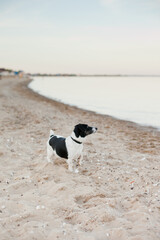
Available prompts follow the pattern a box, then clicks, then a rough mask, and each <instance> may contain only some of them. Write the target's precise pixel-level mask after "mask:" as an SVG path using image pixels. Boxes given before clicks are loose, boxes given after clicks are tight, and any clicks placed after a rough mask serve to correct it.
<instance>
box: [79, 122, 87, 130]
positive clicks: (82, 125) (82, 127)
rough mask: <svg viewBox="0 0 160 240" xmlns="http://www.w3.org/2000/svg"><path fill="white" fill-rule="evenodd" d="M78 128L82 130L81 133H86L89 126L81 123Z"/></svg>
mask: <svg viewBox="0 0 160 240" xmlns="http://www.w3.org/2000/svg"><path fill="white" fill-rule="evenodd" d="M78 127H79V129H80V130H81V131H83V132H85V131H86V129H87V127H88V125H87V124H81V123H79V124H78Z"/></svg>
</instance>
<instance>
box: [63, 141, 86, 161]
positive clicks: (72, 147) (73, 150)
mask: <svg viewBox="0 0 160 240" xmlns="http://www.w3.org/2000/svg"><path fill="white" fill-rule="evenodd" d="M66 146H67V151H68V158H69V159H77V158H79V156H81V154H82V150H83V144H78V143H76V142H74V141H73V140H72V139H71V137H68V138H66Z"/></svg>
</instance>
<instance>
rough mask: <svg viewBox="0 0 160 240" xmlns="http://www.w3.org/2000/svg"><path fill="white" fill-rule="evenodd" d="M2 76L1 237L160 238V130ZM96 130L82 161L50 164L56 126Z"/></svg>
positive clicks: (47, 239)
mask: <svg viewBox="0 0 160 240" xmlns="http://www.w3.org/2000/svg"><path fill="white" fill-rule="evenodd" d="M28 82H29V79H27V78H21V79H20V78H9V77H8V78H7V77H5V78H2V79H1V80H0V169H1V174H0V239H1V240H10V239H13V240H32V239H34V240H36V239H37V240H43V239H45V240H54V239H66V240H71V239H74V240H159V239H160V132H158V131H157V130H156V129H153V128H149V127H142V126H139V125H136V124H134V123H131V122H126V121H120V120H117V119H114V118H112V117H109V116H102V115H98V114H95V113H93V112H88V111H84V110H80V109H77V108H75V107H70V106H67V105H64V104H62V103H58V102H55V101H52V100H48V99H46V98H44V97H42V96H39V95H38V94H36V93H33V92H32V91H31V90H30V89H28V88H27V84H28ZM77 123H87V124H89V125H91V126H95V127H98V132H97V133H96V134H94V135H91V136H89V137H88V139H87V140H86V143H85V144H84V164H83V165H82V166H81V167H80V168H79V173H78V174H76V173H71V172H69V171H68V169H67V164H66V162H65V160H58V159H56V160H55V164H54V165H53V164H52V163H47V160H46V141H47V138H48V135H49V130H50V129H51V128H52V129H53V130H54V131H55V132H56V133H57V134H59V135H63V136H68V135H70V133H71V132H72V130H73V127H74V125H76V124H77Z"/></svg>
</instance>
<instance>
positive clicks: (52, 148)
mask: <svg viewBox="0 0 160 240" xmlns="http://www.w3.org/2000/svg"><path fill="white" fill-rule="evenodd" d="M96 131H97V128H95V127H89V126H88V125H87V124H78V125H76V126H75V127H74V130H73V132H72V134H71V136H69V137H67V138H64V137H61V136H57V135H54V132H53V130H50V137H49V139H48V141H47V160H48V162H51V161H52V160H51V158H52V156H53V154H55V155H58V156H59V157H61V158H65V159H67V163H68V170H69V171H71V172H72V171H73V170H75V172H78V170H76V169H75V162H74V161H76V164H78V163H79V164H80V165H81V164H82V160H83V153H82V150H83V142H84V138H85V137H86V136H87V135H90V134H92V133H95V132H96Z"/></svg>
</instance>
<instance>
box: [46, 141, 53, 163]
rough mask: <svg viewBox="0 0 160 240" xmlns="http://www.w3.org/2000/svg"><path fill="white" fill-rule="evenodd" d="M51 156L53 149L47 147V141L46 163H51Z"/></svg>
mask: <svg viewBox="0 0 160 240" xmlns="http://www.w3.org/2000/svg"><path fill="white" fill-rule="evenodd" d="M52 156H53V149H52V147H51V146H50V145H49V141H47V161H48V162H53V159H52Z"/></svg>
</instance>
